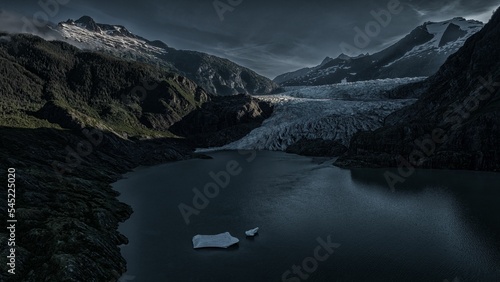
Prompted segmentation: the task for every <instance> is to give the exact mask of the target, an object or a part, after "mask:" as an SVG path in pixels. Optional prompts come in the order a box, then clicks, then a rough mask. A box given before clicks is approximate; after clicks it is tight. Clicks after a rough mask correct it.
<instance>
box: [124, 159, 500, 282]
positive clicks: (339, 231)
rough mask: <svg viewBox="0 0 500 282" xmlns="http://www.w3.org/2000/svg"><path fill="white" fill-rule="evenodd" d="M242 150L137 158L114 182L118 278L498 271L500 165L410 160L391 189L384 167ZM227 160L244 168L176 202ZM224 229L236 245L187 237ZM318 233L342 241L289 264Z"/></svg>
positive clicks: (314, 277)
mask: <svg viewBox="0 0 500 282" xmlns="http://www.w3.org/2000/svg"><path fill="white" fill-rule="evenodd" d="M250 154H251V153H249V152H248V153H247V154H240V153H238V152H214V153H210V155H211V156H212V157H213V159H212V160H188V161H182V162H175V163H169V164H164V165H159V166H155V167H148V168H139V169H137V170H135V171H134V172H132V173H129V174H127V175H126V178H125V179H123V180H120V181H119V182H117V183H115V184H114V188H115V189H116V190H118V191H120V192H121V193H122V195H121V196H120V197H119V199H120V200H121V201H123V202H125V203H128V204H129V205H131V206H132V207H133V209H134V214H133V215H132V217H131V218H130V219H129V220H128V221H126V222H125V223H123V224H122V225H121V226H120V232H122V233H123V234H125V235H126V236H127V237H128V238H129V240H130V243H129V244H128V245H126V246H123V247H122V254H123V255H124V257H125V258H126V259H127V262H128V272H127V274H126V275H125V276H124V277H123V279H122V281H155V282H156V281H159V282H163V281H174V282H177V281H179V282H181V281H203V282H205V281H216V282H224V281H228V282H231V281H294V282H297V281H436V282H443V281H444V280H445V279H447V280H449V281H453V280H454V279H455V278H458V279H459V280H456V281H461V282H466V281H500V243H499V242H500V240H499V239H500V174H495V173H478V172H464V171H418V172H417V173H416V174H415V175H413V176H412V177H411V178H409V179H408V180H407V181H406V182H405V183H404V184H402V185H399V186H397V190H396V191H395V192H394V193H393V192H391V190H390V189H389V187H388V185H387V184H386V182H385V179H384V177H383V174H384V172H385V170H374V169H356V170H345V169H340V168H337V167H334V166H332V165H331V161H326V162H320V161H315V160H313V159H311V158H307V157H301V156H296V155H290V154H285V153H280V152H257V153H256V157H255V158H254V159H253V160H252V156H251V155H250ZM249 160H250V161H249ZM235 162H237V163H238V167H237V168H234V167H233V170H238V169H240V170H241V173H240V174H239V175H236V176H232V177H231V179H230V183H229V185H228V186H227V187H226V188H223V189H220V192H219V195H218V196H217V197H215V198H213V199H210V200H209V203H208V206H207V207H206V208H205V209H203V210H200V211H199V214H198V215H192V216H190V217H189V219H190V224H186V222H185V220H184V218H183V216H182V214H181V212H180V211H179V207H178V206H179V204H181V203H185V204H186V205H189V206H193V203H192V201H193V197H194V193H193V191H192V190H193V188H198V189H200V190H201V191H203V187H204V186H205V185H206V184H207V183H211V182H214V181H213V180H212V178H211V177H210V175H209V173H210V172H211V171H213V172H219V171H225V170H227V165H228V163H230V164H231V165H235V164H236V163H235ZM257 226H258V227H260V232H259V235H258V236H257V237H255V238H254V239H251V240H250V239H247V238H245V234H244V231H245V230H248V229H251V228H254V227H257ZM226 231H228V232H230V233H231V234H232V235H233V236H235V237H237V238H239V239H240V243H239V244H238V245H237V246H234V247H232V248H230V249H228V250H219V249H204V250H194V249H193V248H192V242H191V239H192V237H193V236H194V235H196V234H217V233H222V232H226ZM318 238H321V239H322V240H324V241H327V240H328V238H330V240H331V242H333V243H337V244H340V246H338V248H336V249H335V250H334V252H333V253H332V254H331V255H330V256H329V257H328V259H326V260H325V261H322V262H318V261H316V264H314V262H312V261H311V260H306V262H307V263H309V265H307V263H306V267H307V266H309V268H308V269H309V270H311V269H313V270H314V271H311V273H308V272H306V271H304V270H302V271H303V272H302V275H307V276H302V279H300V277H299V275H298V274H297V275H296V274H293V273H292V272H293V269H292V267H293V266H294V265H298V266H301V267H302V264H303V262H304V260H305V259H306V258H308V257H314V251H315V249H317V248H318V246H320V244H319V243H318V241H317V240H318ZM323 254H324V252H323V250H322V251H321V255H323ZM316 265H317V267H316ZM314 268H315V269H314ZM287 270H289V271H290V274H289V275H288V276H286V277H285V278H286V279H288V280H283V273H285V272H286V271H287ZM305 278H307V279H305Z"/></svg>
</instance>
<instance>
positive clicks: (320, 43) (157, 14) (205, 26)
mask: <svg viewBox="0 0 500 282" xmlns="http://www.w3.org/2000/svg"><path fill="white" fill-rule="evenodd" d="M2 1H5V0H2ZM43 1H44V0H42V2H43ZM45 1H51V0H45ZM53 1H56V0H53ZM59 1H60V2H68V1H69V3H68V4H66V5H64V6H62V7H60V9H59V10H60V11H59V12H58V13H57V14H56V15H54V17H51V20H52V21H54V22H57V21H62V20H66V19H68V18H74V19H75V18H78V17H80V16H82V15H84V14H86V15H90V16H92V17H94V18H95V19H96V21H98V22H106V23H113V24H122V25H125V26H127V27H128V29H129V30H131V31H132V32H134V33H137V34H139V35H142V36H144V37H146V38H149V39H160V40H162V41H164V42H165V43H167V44H168V45H170V46H172V47H175V48H179V49H190V50H198V51H202V52H207V53H211V54H214V55H218V56H221V57H226V58H229V59H230V60H233V61H235V62H237V63H240V64H242V65H244V66H247V67H249V68H252V69H254V70H255V71H257V72H259V73H261V74H263V75H266V76H268V77H271V78H273V77H274V76H276V75H278V74H281V73H283V72H286V71H291V70H295V69H298V68H301V67H304V66H312V65H316V64H318V63H319V62H321V61H322V60H323V58H324V57H326V56H332V57H334V56H337V55H339V54H340V53H341V51H342V49H341V48H340V43H342V42H345V43H349V44H351V45H352V44H354V42H353V40H354V36H355V31H354V28H355V27H359V28H362V29H363V28H364V27H365V26H366V24H367V23H369V22H370V21H372V20H373V16H372V15H371V14H370V13H371V11H376V12H377V11H380V10H381V9H387V5H388V3H389V2H390V1H391V0H382V1H381V0H349V1H332V0H330V1H326V0H318V1H305V0H283V1H262V0H220V2H219V3H239V2H241V3H240V4H239V5H236V6H235V7H231V11H226V12H225V13H224V14H223V16H224V20H221V19H220V17H219V15H218V13H217V11H216V9H215V8H214V1H213V0H203V1H189V0H175V1H173V0H171V1H165V0H141V1H131V0H121V1H118V0H107V1H103V0H86V1H78V0H59ZM392 1H396V0H392ZM38 2H39V1H35V0H32V1H16V2H14V1H11V2H10V3H5V4H2V7H3V8H5V9H7V10H12V11H15V12H17V13H22V14H24V15H27V16H28V17H29V16H32V15H33V14H34V13H35V12H37V11H39V10H41V9H42V8H41V7H40V6H39V5H38ZM499 2H500V1H499V0H441V1H439V0H437V1H430V0H425V1H423V0H408V1H403V0H402V1H401V7H403V10H402V12H401V13H399V14H397V15H392V19H391V22H390V23H389V25H388V26H387V27H384V28H382V29H381V31H380V33H379V34H378V35H377V36H375V37H374V38H373V39H372V40H371V42H370V45H368V46H367V47H365V48H362V49H361V51H363V52H370V53H371V52H374V51H377V50H379V49H380V48H382V47H383V46H386V45H388V44H390V43H393V42H394V41H396V40H397V39H398V38H400V37H401V36H403V35H405V34H407V33H408V32H409V31H411V30H412V29H413V28H415V27H416V26H418V25H420V24H422V23H423V22H425V21H440V20H447V19H450V18H453V17H457V16H461V17H465V18H474V19H478V20H482V21H487V20H488V19H489V17H490V16H491V14H492V11H493V9H494V8H496V7H497V6H499V5H500V3H499Z"/></svg>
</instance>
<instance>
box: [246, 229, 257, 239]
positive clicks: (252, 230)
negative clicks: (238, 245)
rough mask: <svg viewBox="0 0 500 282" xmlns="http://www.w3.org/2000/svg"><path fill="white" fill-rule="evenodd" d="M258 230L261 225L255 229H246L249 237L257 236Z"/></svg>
mask: <svg viewBox="0 0 500 282" xmlns="http://www.w3.org/2000/svg"><path fill="white" fill-rule="evenodd" d="M257 232H259V227H256V228H254V229H250V230H248V231H245V234H246V235H247V236H248V237H253V236H255V234H257Z"/></svg>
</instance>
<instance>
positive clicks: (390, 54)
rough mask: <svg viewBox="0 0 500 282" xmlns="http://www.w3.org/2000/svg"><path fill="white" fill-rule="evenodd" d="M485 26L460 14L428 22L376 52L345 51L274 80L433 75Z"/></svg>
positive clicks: (324, 80) (296, 83) (332, 80)
mask: <svg viewBox="0 0 500 282" xmlns="http://www.w3.org/2000/svg"><path fill="white" fill-rule="evenodd" d="M482 27H483V23H481V22H479V21H475V20H466V19H464V18H460V17H457V18H453V19H451V20H448V21H442V22H425V23H423V24H422V25H420V26H418V27H416V28H415V29H413V30H412V31H411V32H410V33H409V34H408V35H406V36H405V37H403V38H402V39H400V40H399V41H398V42H397V43H395V44H393V45H391V46H389V47H387V48H385V49H383V50H381V51H379V52H376V53H374V54H372V55H369V54H360V55H359V56H355V57H350V56H347V55H343V54H341V55H339V57H337V58H336V59H333V60H329V61H328V62H327V63H322V64H320V65H318V66H316V67H313V68H307V69H301V70H298V71H295V72H291V73H285V74H283V75H280V76H277V77H276V78H275V79H274V81H275V82H277V83H279V84H280V85H282V86H311V85H325V84H333V83H339V82H341V81H343V80H344V81H349V82H354V81H363V80H373V79H385V78H402V77H422V76H430V75H432V74H434V73H435V72H436V71H437V70H438V69H439V67H440V66H441V65H442V64H443V63H444V62H445V61H446V58H447V57H448V56H449V55H451V54H453V53H454V52H456V51H457V50H458V49H459V48H460V47H461V46H462V45H463V43H464V42H465V41H466V39H467V38H469V37H470V36H472V35H473V34H474V33H476V32H478V31H479V30H480V29H481V28H482ZM327 58H328V57H327ZM325 60H326V59H325ZM325 60H324V61H323V62H325Z"/></svg>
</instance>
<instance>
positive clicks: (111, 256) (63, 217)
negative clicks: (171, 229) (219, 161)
mask: <svg viewBox="0 0 500 282" xmlns="http://www.w3.org/2000/svg"><path fill="white" fill-rule="evenodd" d="M91 132H92V133H93V136H94V137H97V136H100V137H102V141H101V142H100V143H99V144H98V145H97V146H95V147H93V150H92V151H91V152H90V154H88V155H87V156H84V155H81V154H80V155H78V154H76V155H72V154H71V153H69V152H70V151H68V150H67V149H66V148H76V147H77V146H78V144H82V143H81V142H82V140H87V137H88V135H84V134H82V132H79V131H68V130H56V129H42V128H40V129H15V128H5V127H3V128H0V134H1V136H2V138H1V139H0V143H1V147H0V148H1V149H0V155H1V156H2V159H3V160H6V162H5V168H7V167H13V168H15V169H16V177H17V189H16V192H17V195H16V196H17V202H16V210H17V213H16V215H17V220H18V225H17V238H16V239H17V242H16V243H17V246H16V260H17V261H16V275H12V276H9V277H7V276H1V275H3V274H6V273H7V271H6V263H2V268H3V271H2V274H0V280H1V281H49V280H47V279H50V281H117V280H118V279H119V277H120V276H121V274H122V273H124V272H125V271H126V261H125V260H124V259H123V258H122V256H121V254H120V249H119V247H118V246H119V245H121V244H126V243H127V242H128V240H127V238H126V237H125V236H123V235H122V234H120V233H119V232H118V231H117V228H118V224H119V223H120V222H123V221H125V220H126V219H128V218H129V216H130V215H131V213H132V209H131V207H129V206H128V205H126V204H124V203H121V202H119V201H118V200H117V198H116V197H117V196H118V193H117V192H116V191H114V190H113V189H112V188H111V185H110V184H111V183H114V182H116V181H117V180H118V179H120V178H121V177H122V175H123V174H124V173H126V172H127V171H130V170H132V169H134V168H135V167H137V166H140V165H154V164H159V163H164V162H168V161H177V160H183V159H188V158H193V157H197V155H195V154H193V153H192V148H191V147H189V146H188V145H186V144H185V142H183V141H182V140H175V139H156V140H126V139H122V138H119V137H117V136H116V135H114V134H109V133H103V132H100V131H91ZM95 140H96V139H95ZM68 146H69V147H68ZM75 152H76V149H75ZM76 159H80V162H73V160H76ZM67 160H70V162H67ZM76 164H77V165H76ZM73 166H74V168H73ZM63 168H72V170H71V171H70V170H69V169H68V170H66V171H64V170H63ZM3 174H6V171H4V172H3ZM2 193H5V191H2ZM5 199H6V197H4V196H2V201H3V202H6V200H5ZM6 206H7V205H6V203H4V204H2V212H1V214H2V216H4V215H6V214H7V213H6V210H3V209H5V207H6ZM6 240H7V233H6V230H5V229H4V230H2V233H0V244H2V246H6V245H7V242H6ZM1 255H2V260H5V257H6V256H7V250H5V249H4V250H3V251H2V254H1Z"/></svg>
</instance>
